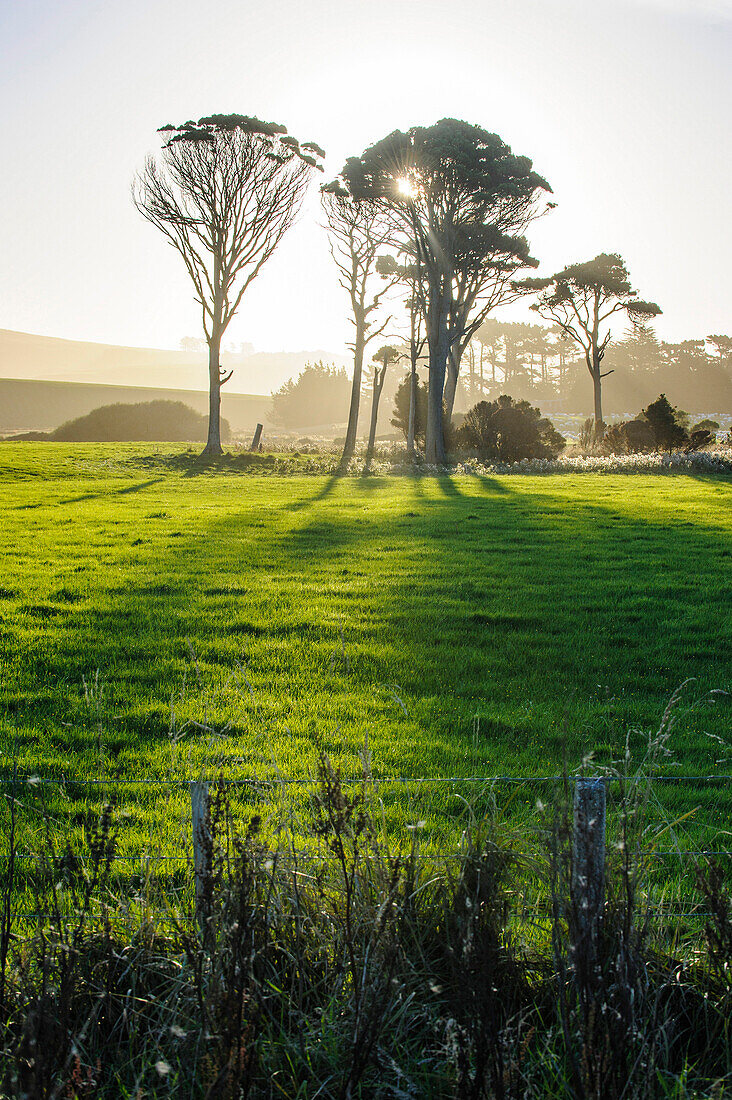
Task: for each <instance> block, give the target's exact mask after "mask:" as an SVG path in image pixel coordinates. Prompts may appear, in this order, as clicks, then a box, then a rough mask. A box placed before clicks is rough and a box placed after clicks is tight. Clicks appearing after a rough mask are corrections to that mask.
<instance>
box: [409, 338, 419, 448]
mask: <svg viewBox="0 0 732 1100" xmlns="http://www.w3.org/2000/svg"><path fill="white" fill-rule="evenodd" d="M416 416H417V361H416V358H415V357H414V356H413V357H412V371H411V374H410V376H409V424H408V426H407V455H408V456H409V458H414V456H415V450H414V422H415V419H416Z"/></svg>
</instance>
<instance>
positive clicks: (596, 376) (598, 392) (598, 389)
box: [587, 290, 605, 439]
mask: <svg viewBox="0 0 732 1100" xmlns="http://www.w3.org/2000/svg"><path fill="white" fill-rule="evenodd" d="M599 344H600V292H599V291H598V290H596V291H595V303H594V313H593V323H592V345H591V355H592V362H591V363H588V364H587V365H588V367H589V368H590V374H591V375H592V385H593V388H594V391H595V438H596V439H602V437H603V436H604V434H605V421H604V420H603V419H602V352H601V351H600V346H599Z"/></svg>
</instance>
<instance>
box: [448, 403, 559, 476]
mask: <svg viewBox="0 0 732 1100" xmlns="http://www.w3.org/2000/svg"><path fill="white" fill-rule="evenodd" d="M457 437H458V441H459V442H460V443H462V444H463V445H464V446H467V447H469V448H470V449H471V450H474V451H476V453H477V454H478V457H479V458H497V459H498V460H499V461H500V462H519V461H520V460H521V459H522V458H556V456H557V455H558V454H559V452H560V451H561V450H562V448H563V447H564V444H565V440H564V437H563V436H561V435H560V434H559V432H558V431H557V430H556V428H555V427H554V425H553V424H552V422H551V421H550V420H547V418H546V417H544V416H542V415H541V412H540V411H539V409H535V408H533V407H532V406H531V405H530V404H529V402H528V401H514V400H513V398H512V397H508V396H507V395H506V394H503V395H502V396H501V397H499V398H498V400H497V401H479V402H478V404H477V405H476V406H475V407H474V408H472V409H471V410H470V411H469V412H468V413H466V414H465V420H464V421H463V423H462V425H461V426H460V428H459V429H458V431H457Z"/></svg>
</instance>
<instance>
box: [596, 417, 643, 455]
mask: <svg viewBox="0 0 732 1100" xmlns="http://www.w3.org/2000/svg"><path fill="white" fill-rule="evenodd" d="M654 444H655V437H654V435H653V429H652V428H651V425H650V424H649V423H648V421H646V420H621V421H620V422H619V423H618V424H611V426H610V427H609V428H608V429H607V431H606V432H605V436H604V438H603V441H602V451H603V453H604V454H611V455H631V454H647V453H648V452H649V451H652V450H653V447H654Z"/></svg>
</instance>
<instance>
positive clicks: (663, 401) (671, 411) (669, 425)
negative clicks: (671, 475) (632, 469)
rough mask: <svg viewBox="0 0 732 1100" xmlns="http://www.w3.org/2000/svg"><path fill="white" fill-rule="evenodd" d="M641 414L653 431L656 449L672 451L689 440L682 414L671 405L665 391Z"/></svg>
mask: <svg viewBox="0 0 732 1100" xmlns="http://www.w3.org/2000/svg"><path fill="white" fill-rule="evenodd" d="M643 416H644V418H645V420H646V421H647V422H648V424H649V425H650V427H651V430H652V432H653V439H654V443H655V447H656V450H659V451H673V450H676V449H677V448H679V447H683V446H684V445H685V444H686V443H688V442H689V435H688V433H687V431H686V428H685V427H684V425H683V421H682V414H680V413H679V410H678V409H675V408H674V407H673V405H672V404H671V402H670V401H669V400H668V398H667V397H666V394H665V393H662V394H660V396H659V397H657V398H656V400H655V401H652V402H651V404H650V405H649V406H648V407H647V408H645V409H644V410H643Z"/></svg>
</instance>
